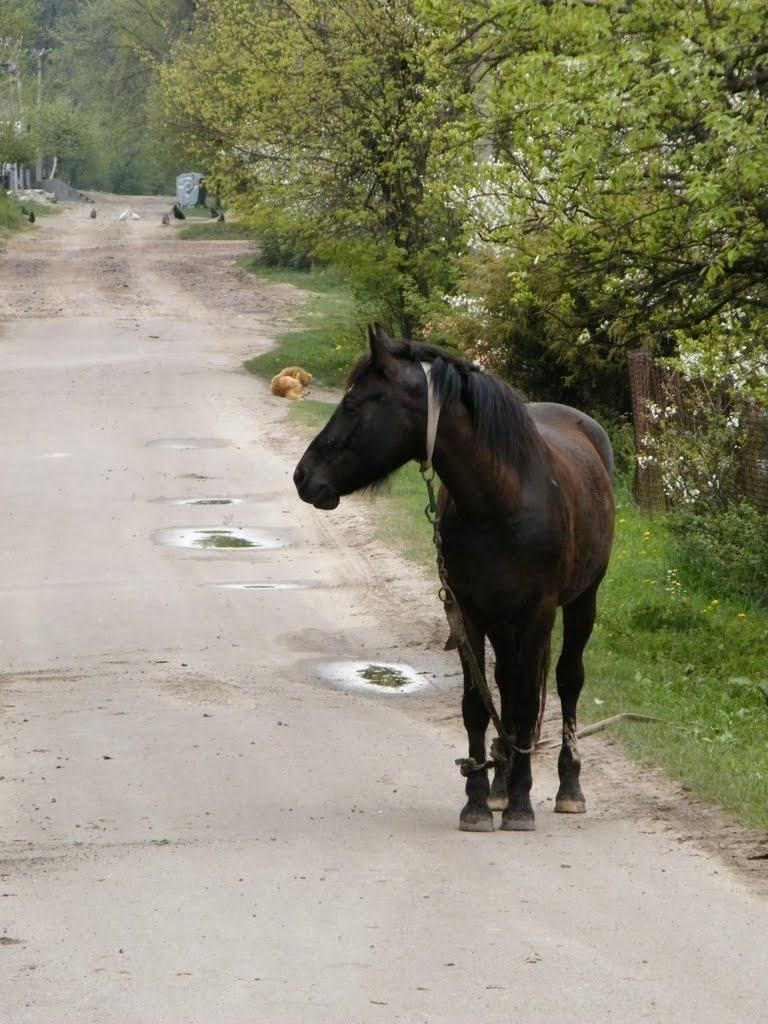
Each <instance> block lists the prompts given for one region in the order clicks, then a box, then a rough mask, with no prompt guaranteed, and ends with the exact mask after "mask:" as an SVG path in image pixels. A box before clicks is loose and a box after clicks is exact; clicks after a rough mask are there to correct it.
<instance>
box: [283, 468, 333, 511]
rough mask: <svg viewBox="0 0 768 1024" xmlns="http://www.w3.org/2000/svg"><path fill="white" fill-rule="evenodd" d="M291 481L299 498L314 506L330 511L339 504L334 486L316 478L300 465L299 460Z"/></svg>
mask: <svg viewBox="0 0 768 1024" xmlns="http://www.w3.org/2000/svg"><path fill="white" fill-rule="evenodd" d="M293 482H294V484H295V485H296V490H297V491H298V494H299V497H300V498H301V500H302V501H306V502H307V503H308V504H309V505H314V506H315V508H321V509H325V510H326V511H330V510H331V509H334V508H336V506H337V505H338V504H339V492H338V491H337V490H336V489H335V487H332V486H331V485H330V484H328V483H324V482H323V481H322V480H318V479H317V477H316V476H313V475H312V474H311V473H310V472H309V471H308V470H307V469H305V467H304V466H302V464H301V462H300V463H299V464H298V466H297V467H296V469H295V471H294V474H293Z"/></svg>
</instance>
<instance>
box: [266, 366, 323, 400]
mask: <svg viewBox="0 0 768 1024" xmlns="http://www.w3.org/2000/svg"><path fill="white" fill-rule="evenodd" d="M311 380H312V374H311V373H307V371H306V370H303V369H302V368H301V367H300V366H286V367H285V369H284V370H281V371H280V373H276V374H275V376H274V377H273V378H272V382H271V383H270V385H269V390H270V391H271V392H272V394H273V395H277V397H278V398H303V397H304V391H305V389H306V388H308V387H309V383H310V381H311Z"/></svg>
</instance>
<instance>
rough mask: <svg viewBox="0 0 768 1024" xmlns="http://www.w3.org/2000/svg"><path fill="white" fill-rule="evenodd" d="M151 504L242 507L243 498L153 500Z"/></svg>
mask: <svg viewBox="0 0 768 1024" xmlns="http://www.w3.org/2000/svg"><path fill="white" fill-rule="evenodd" d="M152 500H153V502H156V503H158V504H161V505H242V503H243V501H244V500H245V499H243V498H225V497H211V498H153V499H152Z"/></svg>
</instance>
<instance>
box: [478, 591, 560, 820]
mask: <svg viewBox="0 0 768 1024" xmlns="http://www.w3.org/2000/svg"><path fill="white" fill-rule="evenodd" d="M555 610H556V603H555V602H554V601H552V602H549V601H548V602H542V604H541V605H540V606H539V608H538V609H537V610H536V612H535V614H534V615H533V616H529V617H526V621H525V622H523V623H521V624H519V625H518V624H516V625H512V624H510V626H509V627H508V628H504V627H500V628H498V629H494V630H492V631H491V633H490V637H491V642H492V644H493V647H494V650H495V652H496V682H497V684H498V687H499V692H500V694H501V721H502V725H503V726H504V731H505V732H506V733H507V735H508V736H509V737H510V738H511V740H512V742H513V744H514V747H515V748H516V749H513V750H511V751H509V762H508V764H507V805H506V807H505V808H504V811H503V813H502V816H501V827H502V829H504V830H505V831H513V832H525V831H531V830H533V829H534V828H535V827H536V820H535V816H534V813H533V805H532V804H531V786H532V784H533V775H532V773H531V753H532V747H533V744H534V743H535V740H536V726H537V722H538V718H539V695H540V692H541V686H542V682H543V677H544V676H546V672H547V668H548V665H549V643H550V635H551V633H552V626H553V624H554V619H555Z"/></svg>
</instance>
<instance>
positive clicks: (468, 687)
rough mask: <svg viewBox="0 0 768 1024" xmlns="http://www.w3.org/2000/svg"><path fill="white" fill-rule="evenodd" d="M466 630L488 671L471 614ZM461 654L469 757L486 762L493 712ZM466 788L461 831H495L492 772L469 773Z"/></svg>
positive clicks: (481, 637)
mask: <svg viewBox="0 0 768 1024" xmlns="http://www.w3.org/2000/svg"><path fill="white" fill-rule="evenodd" d="M464 629H465V631H466V634H467V639H468V640H469V643H470V645H471V647H472V651H473V653H474V655H475V658H476V660H477V663H478V665H479V666H480V669H481V670H482V671H483V672H484V671H485V636H484V634H483V632H482V631H481V630H480V629H478V628H477V626H476V625H475V624H474V623H473V622H472V621H471V619H469V617H468V616H467V615H464ZM459 654H460V655H461V667H462V669H463V670H464V697H463V699H462V702H461V711H462V716H463V718H464V727H465V729H466V730H467V739H468V740H469V756H470V757H471V758H474V760H475V761H476V762H477V763H478V764H483V763H484V762H485V732H486V729H487V728H488V722H489V720H490V715H489V714H488V712H487V711H486V710H485V704H483V699H482V697H481V696H480V692H479V691H478V689H477V687H476V686H475V685H474V683H473V681H472V673H471V672H470V668H469V661H468V659H467V657H466V655H465V654H464V652H463V651H462V650H461V647H460V648H459ZM465 791H466V794H467V802H466V804H465V805H464V808H463V810H462V812H461V815H460V817H459V828H460V829H461V831H462V832H493V815H492V814H491V812H490V811H489V810H488V803H487V799H488V772H487V771H486V770H485V769H484V768H483V769H482V770H480V771H474V772H471V773H470V774H469V775H467V785H466V789H465Z"/></svg>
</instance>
